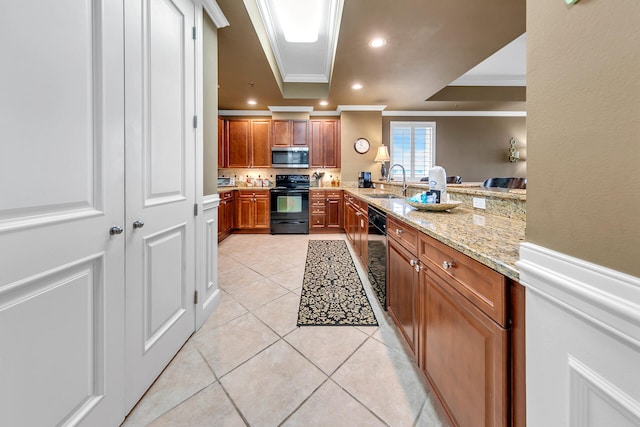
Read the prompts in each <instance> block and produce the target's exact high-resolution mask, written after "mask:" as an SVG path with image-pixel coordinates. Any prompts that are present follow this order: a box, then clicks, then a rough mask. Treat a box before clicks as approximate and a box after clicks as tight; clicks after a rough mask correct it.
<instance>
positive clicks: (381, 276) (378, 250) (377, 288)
mask: <svg viewBox="0 0 640 427" xmlns="http://www.w3.org/2000/svg"><path fill="white" fill-rule="evenodd" d="M368 214H369V229H368V231H369V233H368V238H367V253H368V259H367V270H368V275H369V282H371V287H372V288H373V291H374V292H375V294H376V296H377V297H378V300H379V301H380V304H382V308H384V309H385V310H386V309H387V215H386V214H385V213H384V212H382V211H381V210H379V209H376V208H374V207H372V206H371V205H369V211H368Z"/></svg>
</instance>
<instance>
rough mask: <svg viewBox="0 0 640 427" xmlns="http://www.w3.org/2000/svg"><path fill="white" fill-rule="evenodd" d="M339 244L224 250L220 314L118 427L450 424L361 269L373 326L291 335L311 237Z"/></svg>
mask: <svg viewBox="0 0 640 427" xmlns="http://www.w3.org/2000/svg"><path fill="white" fill-rule="evenodd" d="M344 238H345V236H344V234H330V235H326V234H325V235H308V236H307V235H292V236H289V235H279V236H272V235H246V234H245V235H242V234H235V235H232V236H230V237H229V238H227V239H226V240H225V241H223V242H222V243H221V244H220V246H219V249H218V251H219V256H218V267H219V268H218V285H219V288H220V289H221V301H220V305H219V306H218V307H217V308H216V310H215V311H214V313H213V314H212V315H211V316H210V318H209V319H208V320H207V322H206V323H205V324H204V325H203V326H202V328H200V330H199V331H197V332H196V333H195V334H194V335H193V336H192V337H191V338H190V339H189V340H188V341H187V342H186V344H185V345H184V347H183V348H182V349H181V350H180V352H179V353H178V354H177V355H176V356H175V358H174V359H173V361H172V362H171V363H170V364H169V366H168V367H167V368H166V369H165V370H164V372H163V373H162V375H160V377H159V378H158V379H157V380H156V382H155V383H154V384H153V385H152V386H151V388H150V389H149V390H148V391H147V393H146V394H145V396H144V397H143V398H142V400H141V401H140V402H139V403H138V404H137V406H136V407H135V408H134V410H133V411H132V412H131V414H130V415H129V417H128V418H127V419H126V420H125V422H124V424H123V427H133V426H147V425H148V426H156V427H160V426H172V427H173V426H189V427H191V426H225V427H227V426H246V425H249V426H260V427H262V426H264V427H270V426H304V427H311V426H323V427H324V426H331V427H334V426H350V427H351V426H444V425H447V424H446V423H445V422H444V421H442V418H440V416H439V415H438V413H437V412H436V410H435V408H434V406H433V404H432V399H434V398H433V397H431V396H430V395H429V393H428V392H427V391H426V390H427V388H426V387H425V386H424V383H423V381H424V380H423V378H422V377H421V375H420V373H419V370H418V368H417V366H416V365H415V363H414V362H413V361H412V360H411V359H410V358H409V357H408V356H407V353H406V350H405V348H404V347H403V343H402V342H401V341H400V339H399V337H398V335H397V331H396V328H395V326H394V325H393V323H392V321H391V319H390V318H389V317H388V315H387V314H386V313H385V312H384V311H383V310H382V309H381V308H380V305H379V304H378V302H377V300H376V298H375V297H374V296H373V291H372V290H371V286H370V284H369V281H368V280H367V278H366V274H365V273H364V271H363V270H362V268H361V266H360V265H359V263H357V262H356V267H357V269H358V273H359V274H360V277H361V279H362V281H363V284H364V286H365V290H366V292H367V295H368V296H369V300H370V301H371V305H372V307H373V309H374V312H375V314H376V318H377V319H378V323H379V324H380V326H379V327H350V326H340V327H336V326H334V327H320V326H308V327H301V328H298V327H297V326H296V321H297V312H298V303H299V298H300V292H301V286H302V279H303V275H304V266H305V260H306V254H307V243H308V241H309V239H344ZM349 249H350V250H351V248H349ZM354 259H355V257H354Z"/></svg>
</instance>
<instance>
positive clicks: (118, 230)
mask: <svg viewBox="0 0 640 427" xmlns="http://www.w3.org/2000/svg"><path fill="white" fill-rule="evenodd" d="M123 231H124V230H123V229H122V227H118V226H117V225H114V226H113V227H111V229H109V234H111V235H112V236H113V235H114V234H122V232H123Z"/></svg>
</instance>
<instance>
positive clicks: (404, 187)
mask: <svg viewBox="0 0 640 427" xmlns="http://www.w3.org/2000/svg"><path fill="white" fill-rule="evenodd" d="M396 166H400V169H402V195H403V196H404V197H407V173H406V172H405V171H404V166H402V165H401V164H400V163H396V164H395V165H393V166H391V167H390V168H389V173H388V175H387V182H390V181H391V171H392V170H393V168H395V167H396Z"/></svg>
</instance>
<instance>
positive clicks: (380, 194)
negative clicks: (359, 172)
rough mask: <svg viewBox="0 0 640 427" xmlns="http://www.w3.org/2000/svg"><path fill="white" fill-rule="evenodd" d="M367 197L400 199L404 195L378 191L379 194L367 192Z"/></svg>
mask: <svg viewBox="0 0 640 427" xmlns="http://www.w3.org/2000/svg"><path fill="white" fill-rule="evenodd" d="M367 197H371V198H372V199H399V198H401V197H402V196H398V195H397V194H391V193H377V194H367Z"/></svg>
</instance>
